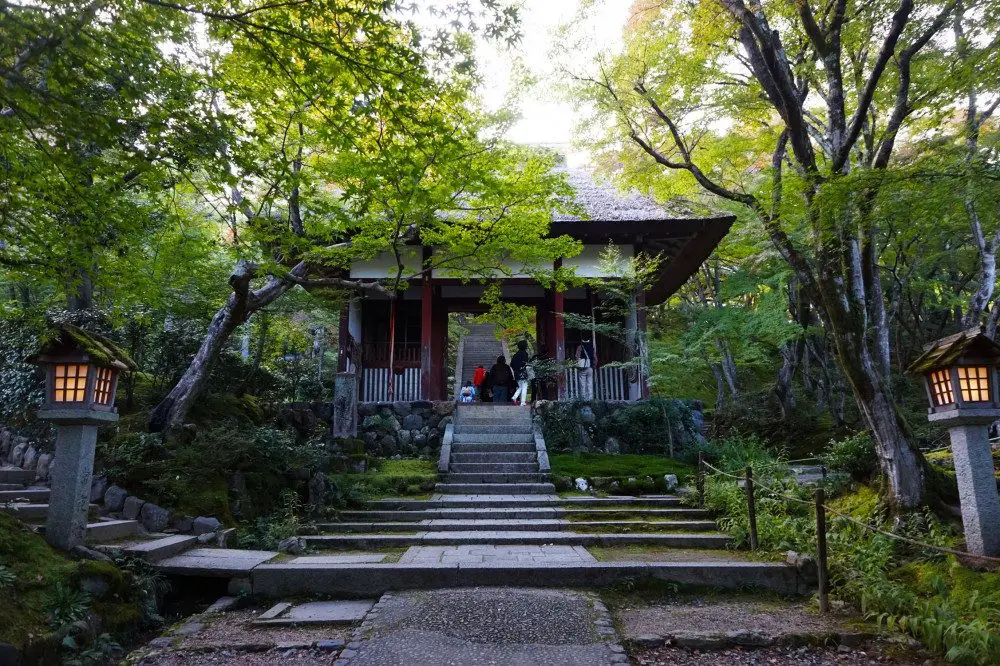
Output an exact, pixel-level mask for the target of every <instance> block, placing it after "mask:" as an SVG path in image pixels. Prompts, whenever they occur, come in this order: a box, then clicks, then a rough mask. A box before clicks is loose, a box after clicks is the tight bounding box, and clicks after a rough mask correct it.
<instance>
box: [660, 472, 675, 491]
mask: <svg viewBox="0 0 1000 666" xmlns="http://www.w3.org/2000/svg"><path fill="white" fill-rule="evenodd" d="M663 485H664V487H665V488H666V489H667V492H668V493H671V492H673V491H675V490H677V475H676V474H664V475H663Z"/></svg>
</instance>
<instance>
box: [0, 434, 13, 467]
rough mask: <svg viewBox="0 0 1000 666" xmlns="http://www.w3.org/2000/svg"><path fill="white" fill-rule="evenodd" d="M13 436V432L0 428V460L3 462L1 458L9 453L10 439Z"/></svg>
mask: <svg viewBox="0 0 1000 666" xmlns="http://www.w3.org/2000/svg"><path fill="white" fill-rule="evenodd" d="M13 437H14V433H12V432H11V431H10V430H9V429H7V428H0V462H3V460H4V459H5V458H6V457H7V454H9V453H10V447H11V439H12V438H13Z"/></svg>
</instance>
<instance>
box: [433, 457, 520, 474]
mask: <svg viewBox="0 0 1000 666" xmlns="http://www.w3.org/2000/svg"><path fill="white" fill-rule="evenodd" d="M449 469H450V471H451V472H454V473H455V474H534V473H537V472H538V463H537V462H517V463H471V462H456V461H455V459H454V457H453V458H452V461H451V467H450V468H449Z"/></svg>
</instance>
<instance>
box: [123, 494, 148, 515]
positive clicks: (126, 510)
mask: <svg viewBox="0 0 1000 666" xmlns="http://www.w3.org/2000/svg"><path fill="white" fill-rule="evenodd" d="M145 503H146V502H145V500H141V499H139V498H138V497H136V496H135V495H129V496H128V497H126V498H125V504H124V506H122V518H124V519H125V520H138V519H139V514H140V513H141V512H142V505H143V504H145Z"/></svg>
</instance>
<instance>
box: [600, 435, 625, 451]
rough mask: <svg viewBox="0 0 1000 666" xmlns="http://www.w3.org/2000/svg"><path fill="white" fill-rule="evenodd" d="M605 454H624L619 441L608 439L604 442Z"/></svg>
mask: <svg viewBox="0 0 1000 666" xmlns="http://www.w3.org/2000/svg"><path fill="white" fill-rule="evenodd" d="M604 452H605V453H611V454H618V453H621V452H622V447H621V445H620V444H619V443H618V440H617V439H615V438H614V437H608V438H607V439H606V440H604Z"/></svg>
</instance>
